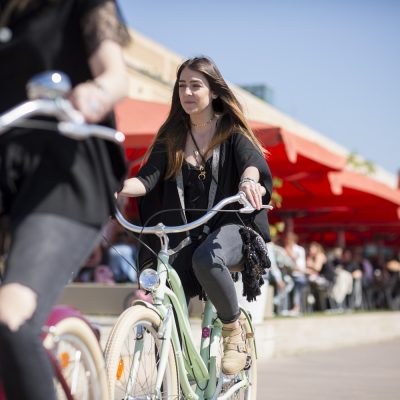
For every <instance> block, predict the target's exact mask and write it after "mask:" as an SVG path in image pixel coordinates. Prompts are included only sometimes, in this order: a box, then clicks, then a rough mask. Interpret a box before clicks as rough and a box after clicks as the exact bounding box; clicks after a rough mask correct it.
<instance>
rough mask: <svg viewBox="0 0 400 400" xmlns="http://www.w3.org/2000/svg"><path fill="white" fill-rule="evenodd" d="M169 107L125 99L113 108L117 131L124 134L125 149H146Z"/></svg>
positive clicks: (165, 116)
mask: <svg viewBox="0 0 400 400" xmlns="http://www.w3.org/2000/svg"><path fill="white" fill-rule="evenodd" d="M169 109H170V106H169V105H168V104H163V103H154V102H150V101H144V100H135V99H125V100H123V101H122V102H120V103H119V104H118V105H117V106H116V108H115V114H116V119H117V126H118V129H119V130H120V131H121V132H123V133H124V134H125V143H124V146H125V148H132V147H134V148H140V147H148V146H149V145H150V143H151V142H152V140H153V138H154V135H155V134H156V133H157V131H158V129H159V128H160V126H161V125H162V124H163V122H164V121H165V119H166V118H167V116H168V112H169Z"/></svg>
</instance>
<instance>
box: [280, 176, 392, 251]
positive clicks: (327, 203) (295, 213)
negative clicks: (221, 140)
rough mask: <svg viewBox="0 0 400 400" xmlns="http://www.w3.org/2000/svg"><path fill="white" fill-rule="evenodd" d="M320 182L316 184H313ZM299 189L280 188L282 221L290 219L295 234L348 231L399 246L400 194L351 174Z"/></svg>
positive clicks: (308, 183)
mask: <svg viewBox="0 0 400 400" xmlns="http://www.w3.org/2000/svg"><path fill="white" fill-rule="evenodd" d="M315 182H319V184H315ZM315 182H313V181H311V180H310V179H308V180H305V181H304V182H302V188H303V189H305V191H301V190H299V189H298V188H293V187H292V188H291V187H290V186H289V188H286V190H283V189H284V188H285V186H284V187H283V188H282V193H283V196H284V201H283V207H282V209H280V210H277V214H278V215H280V216H281V217H283V218H284V217H291V218H293V222H294V226H295V228H296V231H297V232H303V233H306V232H308V233H312V232H319V233H322V232H325V233H326V232H335V231H336V232H337V231H347V232H350V233H351V232H353V233H354V234H357V235H358V236H359V237H360V235H361V237H363V238H367V237H369V238H373V237H374V236H375V237H382V234H386V235H387V237H388V238H389V239H388V241H390V242H393V243H400V190H398V189H393V188H391V187H389V186H388V185H386V184H384V183H381V182H379V181H377V180H375V179H372V178H370V177H368V176H365V175H361V174H358V173H355V172H350V171H341V172H330V173H328V174H327V175H326V178H325V179H323V177H322V176H321V177H320V179H319V180H316V181H315Z"/></svg>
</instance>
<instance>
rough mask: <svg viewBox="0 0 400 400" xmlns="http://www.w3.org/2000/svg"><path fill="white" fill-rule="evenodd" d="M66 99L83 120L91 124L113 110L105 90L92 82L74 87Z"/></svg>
mask: <svg viewBox="0 0 400 400" xmlns="http://www.w3.org/2000/svg"><path fill="white" fill-rule="evenodd" d="M68 98H69V100H70V101H71V103H72V105H73V106H74V107H75V108H76V109H77V110H78V111H80V112H81V113H82V114H83V116H84V117H85V120H86V121H87V122H88V123H92V124H94V123H98V122H100V121H102V120H103V119H104V118H105V117H106V115H107V114H108V113H110V112H111V111H112V108H113V104H112V102H111V100H110V98H109V96H107V93H106V92H105V90H104V89H102V88H101V87H100V86H99V85H97V84H96V83H95V82H94V81H88V82H84V83H81V84H79V85H77V86H75V87H74V88H73V90H72V91H71V93H70V95H69V97H68Z"/></svg>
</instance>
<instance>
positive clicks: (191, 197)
mask: <svg viewBox="0 0 400 400" xmlns="http://www.w3.org/2000/svg"><path fill="white" fill-rule="evenodd" d="M205 172H206V176H205V179H204V180H200V179H199V173H200V169H199V168H198V167H195V166H193V165H192V164H190V163H188V162H186V161H185V162H184V163H183V166H182V178H183V182H184V196H185V209H186V210H187V211H186V218H187V221H188V222H192V221H194V220H196V219H198V218H200V217H201V216H202V215H203V214H204V211H193V210H207V207H208V195H209V192H210V184H211V179H212V175H211V173H212V157H211V158H209V159H208V160H207V161H206V165H205ZM202 231H203V227H202V226H199V227H198V228H196V229H193V230H191V231H190V232H189V233H190V235H191V236H192V237H197V236H198V235H200V234H201V232H202Z"/></svg>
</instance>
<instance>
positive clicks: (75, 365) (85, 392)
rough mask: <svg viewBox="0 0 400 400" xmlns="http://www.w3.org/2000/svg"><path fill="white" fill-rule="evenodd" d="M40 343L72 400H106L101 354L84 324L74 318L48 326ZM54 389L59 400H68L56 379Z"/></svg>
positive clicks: (94, 337)
mask: <svg viewBox="0 0 400 400" xmlns="http://www.w3.org/2000/svg"><path fill="white" fill-rule="evenodd" d="M43 344H44V346H45V347H46V348H47V349H48V350H49V351H50V352H51V353H52V355H53V357H54V359H55V361H56V363H57V365H58V368H59V370H60V372H61V374H62V375H63V377H64V379H65V381H66V383H67V384H68V391H69V394H71V395H72V396H73V398H74V399H79V400H99V399H101V400H108V399H109V393H108V383H107V376H106V370H105V361H104V357H103V353H102V351H101V348H100V344H99V342H98V340H97V338H96V336H95V334H94V333H93V331H92V329H91V328H90V327H89V326H88V325H87V323H86V322H85V321H83V320H82V319H80V318H76V317H67V318H64V319H62V320H61V321H59V322H58V323H56V324H55V325H53V326H52V327H51V331H50V333H49V334H48V335H47V336H46V338H45V340H44V342H43ZM55 388H56V393H57V398H58V399H60V400H61V399H66V398H67V397H66V394H65V392H64V389H63V387H62V386H61V383H60V382H59V381H58V380H57V379H55Z"/></svg>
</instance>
